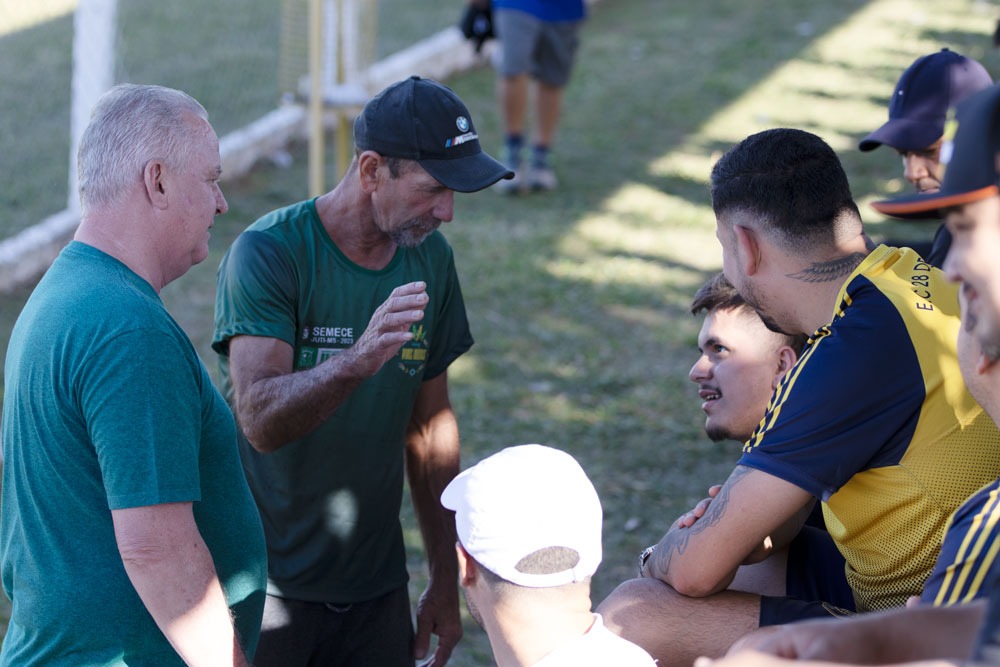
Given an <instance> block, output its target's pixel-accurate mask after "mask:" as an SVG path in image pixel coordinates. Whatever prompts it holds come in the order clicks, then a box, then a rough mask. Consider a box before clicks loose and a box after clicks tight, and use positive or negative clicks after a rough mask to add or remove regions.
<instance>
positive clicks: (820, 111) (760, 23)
mask: <svg viewBox="0 0 1000 667" xmlns="http://www.w3.org/2000/svg"><path fill="white" fill-rule="evenodd" d="M413 4H418V3H413ZM449 11H451V10H449ZM995 19H996V17H995V16H994V13H993V12H992V11H985V10H984V5H982V4H981V3H978V2H976V1H975V0H951V1H950V2H939V1H932V0H917V1H911V0H906V1H904V0H880V1H876V2H862V1H861V0H843V1H842V2H838V3H801V2H797V1H796V0H770V1H766V2H765V1H764V0H716V1H715V2H711V3H671V4H670V5H669V7H665V6H664V5H663V3H662V0H603V2H602V3H601V4H600V5H598V6H597V7H596V8H595V10H594V11H593V13H592V16H591V20H590V22H589V23H588V25H587V29H586V31H585V33H584V35H583V41H582V47H581V52H580V57H579V67H578V69H577V71H576V74H575V76H574V79H573V81H572V83H571V85H570V87H569V89H568V91H567V99H566V111H565V118H564V122H563V125H562V127H561V130H560V137H559V141H558V145H557V165H556V167H557V171H558V173H559V175H560V177H561V180H562V182H563V186H564V187H563V188H562V189H560V190H559V191H557V192H554V193H551V194H545V195H539V196H534V197H530V198H522V199H510V198H504V197H501V196H499V195H497V194H495V193H493V192H484V193H479V194H474V195H461V196H459V197H457V198H456V215H455V222H453V223H451V224H449V225H447V226H446V227H445V228H444V231H445V233H446V235H447V236H448V238H449V240H450V241H451V243H452V244H453V245H454V247H455V250H456V257H457V263H458V270H459V274H460V276H461V277H462V284H463V291H464V294H465V299H466V304H467V306H468V309H469V315H470V320H471V323H472V327H473V333H474V335H475V338H476V345H475V346H474V347H473V348H472V350H471V351H470V352H469V353H468V354H467V355H465V356H463V357H462V358H461V359H459V360H458V361H457V362H456V363H455V364H454V365H453V367H452V370H451V373H450V379H451V389H452V398H453V402H454V405H455V409H456V411H457V413H458V415H459V420H460V425H461V429H462V440H463V452H464V453H463V465H466V466H467V465H470V464H472V463H474V462H475V461H477V460H479V459H480V458H482V457H484V456H486V455H487V454H489V453H492V452H494V451H496V450H498V449H500V448H502V447H504V446H507V445H511V444H519V443H526V442H541V443H544V444H549V445H552V446H556V447H560V448H563V449H566V450H568V451H570V452H571V453H573V454H574V455H575V456H577V458H578V459H579V460H580V461H581V463H582V464H583V466H584V468H585V469H586V470H587V471H588V472H589V474H590V476H591V478H592V479H593V480H594V483H595V485H596V486H597V488H598V491H599V492H600V494H601V497H602V499H603V502H604V507H605V519H606V520H605V536H604V542H605V558H604V563H603V564H602V566H601V569H600V570H599V572H598V573H597V576H596V577H595V579H594V585H593V588H594V595H593V597H594V601H595V603H596V602H597V601H599V600H601V599H603V597H604V596H605V595H607V593H608V592H610V590H611V589H612V588H613V587H614V586H615V585H617V583H619V582H620V581H621V580H623V579H624V578H627V577H629V576H631V575H632V573H633V571H634V566H635V556H636V554H637V553H638V551H639V550H640V549H641V548H642V547H644V546H646V545H647V544H649V543H651V542H653V541H655V540H657V539H658V538H659V537H660V536H661V534H662V532H663V531H664V530H665V528H666V527H667V525H668V524H669V523H670V522H671V521H672V520H673V519H674V518H676V516H677V515H679V514H680V513H681V512H683V511H685V510H687V509H688V508H689V507H690V506H691V505H692V504H693V503H694V502H695V501H697V500H698V499H700V498H701V497H702V495H703V494H704V491H705V489H706V488H707V487H708V485H709V484H711V483H714V482H718V481H721V479H723V478H724V477H725V475H726V474H728V472H729V470H730V469H731V466H732V463H733V460H734V458H735V456H736V448H735V445H734V446H722V445H712V444H710V443H709V442H708V441H707V440H706V439H705V438H704V436H703V434H702V431H701V427H702V416H701V413H700V411H699V410H698V404H699V402H698V399H697V397H696V396H695V394H694V391H693V385H691V383H690V382H688V380H687V378H686V374H687V370H688V368H689V366H690V364H691V363H692V362H693V360H694V345H695V336H696V333H697V328H698V324H699V323H698V321H697V320H696V319H695V318H693V317H691V316H690V315H689V314H688V312H687V305H688V303H689V300H690V297H691V295H692V294H693V293H694V290H695V289H696V287H697V286H698V285H699V284H701V282H702V281H703V280H705V279H706V278H707V277H708V275H710V274H711V273H712V272H713V271H715V270H717V269H718V268H719V265H720V257H721V255H720V251H719V248H718V244H717V242H716V241H715V238H714V222H713V219H712V214H711V209H710V207H709V205H708V195H707V176H708V173H709V170H710V168H711V165H712V163H713V160H714V159H715V158H716V157H717V156H718V155H719V154H720V153H721V152H722V151H724V150H726V149H727V148H728V147H729V146H731V145H732V144H733V143H734V142H736V141H738V140H739V139H741V138H742V137H744V136H746V135H747V134H749V133H751V132H754V131H757V130H761V129H765V128H767V127H773V126H776V125H789V126H795V127H802V128H804V129H808V130H810V131H813V132H816V133H818V134H820V135H821V136H823V137H824V138H825V139H827V140H828V141H829V142H830V143H831V145H833V147H834V148H835V149H836V150H837V151H838V152H839V153H840V155H841V157H842V159H843V162H844V165H845V168H846V169H847V171H848V174H849V176H850V178H851V182H852V186H853V188H854V192H855V195H856V197H857V198H858V199H859V201H861V202H862V212H863V215H864V216H865V217H866V219H867V220H868V222H869V231H870V232H871V233H872V234H873V235H875V236H876V237H881V236H884V235H892V236H894V237H911V238H924V237H929V235H930V232H931V229H932V227H931V226H928V225H926V224H917V225H901V224H896V223H888V222H885V221H883V220H881V219H880V218H879V217H878V216H877V215H875V214H874V212H873V211H872V210H871V209H870V208H869V207H868V206H867V205H866V202H868V201H870V200H871V199H873V198H875V197H877V196H882V195H885V194H887V193H892V192H897V191H900V190H903V189H905V187H906V186H905V183H904V182H903V181H902V179H901V169H900V165H899V162H898V159H897V158H896V157H895V155H894V154H892V153H891V151H888V150H887V149H880V150H878V151H875V152H874V153H865V154H862V153H860V152H858V151H857V149H856V144H857V141H858V139H860V138H861V137H862V136H863V135H864V134H865V133H866V132H867V131H869V130H871V129H873V128H874V127H876V126H877V125H878V124H880V123H881V122H882V121H883V120H884V117H885V105H886V103H887V100H888V97H889V95H890V93H891V91H892V86H893V84H894V82H895V79H896V78H897V77H898V75H899V73H900V72H901V71H902V70H903V69H904V68H905V67H906V66H907V65H908V64H909V63H910V62H911V61H912V60H913V59H914V58H916V57H917V56H918V55H921V54H923V53H926V52H929V51H931V50H934V49H935V48H937V47H938V45H939V44H947V45H949V46H951V47H952V48H954V49H955V50H958V51H960V52H963V53H966V54H969V55H972V56H974V57H977V58H979V59H981V60H982V61H983V62H984V64H985V65H986V66H987V68H988V69H989V70H990V71H991V72H994V73H1000V59H998V54H997V53H996V52H994V51H993V49H992V47H991V45H990V37H989V36H990V34H991V32H992V29H993V27H994V21H995ZM383 27H385V24H384V23H383ZM386 29H387V30H388V28H386ZM449 85H451V86H452V87H453V88H455V90H456V91H457V92H458V93H459V94H460V95H461V96H462V98H463V99H464V100H465V101H466V103H467V104H468V106H469V107H470V109H471V111H472V114H473V116H474V118H475V120H476V124H477V127H478V128H479V130H480V134H481V135H482V136H483V137H484V138H485V145H486V146H487V148H488V149H489V150H490V151H492V152H496V151H497V149H498V148H499V144H500V138H499V129H498V119H497V114H496V110H495V105H494V100H493V77H492V74H491V73H490V72H489V71H486V70H480V71H475V72H471V73H469V74H466V75H463V76H460V77H456V78H455V79H453V80H452V81H449ZM218 116H219V114H217V113H214V114H213V117H215V118H217V119H218V120H221V119H219V118H218ZM293 155H294V156H295V163H294V164H293V165H292V167H291V168H288V169H279V168H277V167H273V166H269V165H264V166H262V167H261V168H259V169H257V170H255V171H254V172H253V173H251V174H250V175H249V176H247V177H246V178H243V179H241V180H240V181H239V182H235V183H228V184H226V185H225V192H226V195H227V197H228V200H229V203H230V206H231V210H230V212H229V213H228V214H227V215H226V216H224V217H223V218H220V219H219V221H218V222H217V223H216V226H215V228H214V230H213V237H214V238H213V254H212V256H211V257H210V258H209V259H208V260H207V261H206V262H204V263H203V264H201V265H199V266H197V267H194V268H193V269H192V270H191V271H190V272H189V273H188V275H186V276H184V277H183V278H181V279H180V280H178V281H176V282H175V283H174V284H172V285H170V286H168V288H167V289H166V290H164V299H165V300H166V301H167V303H168V306H169V307H170V309H171V311H172V312H173V313H174V314H175V315H176V317H177V319H178V320H179V321H180V323H181V324H182V326H184V328H185V330H187V331H188V332H189V334H190V335H191V337H192V339H193V340H194V341H195V343H196V345H197V346H198V349H199V350H200V351H201V353H202V354H203V356H204V358H205V360H206V362H207V363H208V364H209V366H210V368H211V367H214V359H213V358H212V355H211V353H210V350H209V348H208V342H209V336H210V333H211V319H212V299H213V295H214V281H213V277H214V273H215V269H216V267H217V265H218V261H219V259H220V257H221V255H222V253H223V252H224V251H225V248H226V247H227V246H228V244H229V243H230V242H231V240H232V239H233V238H234V237H235V235H236V234H237V233H239V231H240V230H241V229H242V228H243V227H245V226H246V225H247V224H248V223H250V222H251V221H252V220H253V219H255V218H256V217H257V216H259V215H261V214H262V213H264V212H266V211H267V210H269V209H271V208H274V207H276V206H280V205H283V204H286V203H289V202H291V201H294V200H297V199H300V198H303V197H305V196H306V190H307V187H306V156H305V151H304V150H303V147H295V149H294V150H293ZM27 294H28V290H22V291H21V292H19V293H17V294H14V295H11V296H7V297H0V340H6V338H7V336H8V333H7V332H8V331H9V328H10V326H11V323H12V321H13V319H14V317H15V316H16V313H17V312H18V310H19V309H20V307H21V305H22V304H23V301H24V299H25V298H26V296H27ZM404 527H405V529H406V533H407V542H408V557H409V562H410V565H411V572H412V573H413V579H414V582H413V594H414V595H416V594H418V593H419V590H420V589H421V587H422V585H423V582H424V581H425V575H424V572H423V568H424V563H423V557H422V553H421V549H420V539H419V535H418V531H417V530H416V526H415V523H414V521H413V518H412V514H411V512H410V510H409V507H408V506H407V509H406V512H405V516H404ZM489 655H490V654H489V647H488V644H487V642H486V640H485V638H484V635H483V634H482V632H481V631H480V630H479V629H478V628H476V627H475V625H474V623H472V622H471V620H469V619H468V618H466V641H464V642H463V644H462V645H461V646H460V648H459V650H458V651H457V653H456V655H455V657H454V659H453V663H452V664H454V665H457V666H458V667H470V666H472V665H486V664H491V663H490V658H489Z"/></svg>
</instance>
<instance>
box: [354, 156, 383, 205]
mask: <svg viewBox="0 0 1000 667" xmlns="http://www.w3.org/2000/svg"><path fill="white" fill-rule="evenodd" d="M382 164H383V160H382V156H381V155H379V154H378V153H376V152H375V151H364V152H362V153H361V155H359V156H358V176H359V179H360V181H361V189H362V190H363V191H364V192H366V193H368V194H371V193H372V192H374V191H375V189H376V187H377V186H378V168H379V167H380V166H381V165H382Z"/></svg>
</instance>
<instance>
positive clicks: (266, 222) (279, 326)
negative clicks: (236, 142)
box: [212, 200, 473, 604]
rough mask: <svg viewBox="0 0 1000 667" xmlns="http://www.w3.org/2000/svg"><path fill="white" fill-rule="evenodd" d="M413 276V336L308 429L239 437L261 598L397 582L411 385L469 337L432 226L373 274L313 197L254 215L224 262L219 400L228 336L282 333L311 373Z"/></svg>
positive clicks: (358, 597)
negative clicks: (347, 251)
mask: <svg viewBox="0 0 1000 667" xmlns="http://www.w3.org/2000/svg"><path fill="white" fill-rule="evenodd" d="M417 280H422V281H424V282H426V283H427V294H428V296H429V301H428V303H427V307H426V308H425V315H424V319H423V320H422V321H421V322H419V323H417V324H416V325H414V327H413V329H412V330H413V333H414V334H415V335H414V338H413V340H411V341H410V342H408V343H407V344H406V345H404V346H403V348H402V349H401V350H400V352H399V353H398V354H397V355H396V356H395V357H394V358H392V359H390V360H389V361H388V362H387V363H386V364H385V365H384V366H383V367H382V369H381V370H380V371H379V372H378V373H377V374H376V375H375V376H374V377H372V378H370V379H368V380H366V381H365V382H363V383H362V384H361V385H359V386H358V388H357V389H356V390H355V391H354V392H353V393H352V394H351V395H350V396H349V397H348V398H347V400H346V401H345V402H344V403H343V404H341V405H340V407H339V408H338V409H337V410H336V411H335V412H334V414H333V415H332V416H331V417H330V418H329V419H327V420H326V421H325V422H324V423H323V424H322V425H321V426H320V427H319V428H317V429H316V430H315V431H313V432H312V433H310V434H309V435H307V436H306V437H304V438H301V439H299V440H296V441H293V442H291V443H289V444H287V445H285V446H284V447H282V448H281V449H279V450H278V451H276V452H273V453H270V454H261V453H259V452H257V451H256V450H254V449H253V447H251V446H250V445H249V443H247V442H246V440H245V439H244V438H242V436H241V442H240V452H241V455H242V457H243V465H244V469H245V471H246V474H247V478H248V480H249V482H250V487H251V489H252V491H253V493H254V497H255V499H256V501H257V505H258V507H259V509H260V513H261V518H262V519H263V522H264V532H265V534H266V537H267V547H268V570H269V586H268V592H270V593H272V594H275V595H279V596H281V597H287V598H292V599H297V600H308V601H320V602H330V603H340V604H346V603H351V602H360V601H363V600H370V599H373V598H375V597H378V596H379V595H382V594H384V593H386V592H389V591H391V590H395V589H397V588H399V587H400V586H402V585H405V583H406V581H407V573H406V561H405V553H404V548H403V536H402V529H401V527H400V523H399V510H400V504H401V502H402V494H403V476H404V456H403V437H404V433H405V430H406V426H407V424H408V422H409V419H410V414H411V411H412V408H413V404H414V400H415V398H416V395H417V392H418V391H419V389H420V386H421V383H422V382H423V381H424V380H429V379H431V378H434V377H436V376H437V375H440V374H441V373H443V372H444V371H445V370H446V369H447V368H448V365H449V364H451V362H452V361H454V360H455V359H456V358H458V357H459V356H460V355H461V354H462V353H464V352H465V351H466V350H468V349H469V348H470V347H471V346H472V342H473V341H472V335H471V334H470V332H469V324H468V320H467V318H466V314H465V305H464V303H463V301H462V292H461V288H460V287H459V282H458V276H457V274H456V271H455V264H454V259H453V256H452V251H451V247H450V246H449V245H448V243H447V242H446V241H445V239H444V236H443V235H441V234H440V233H439V232H434V233H433V234H431V235H430V236H429V237H428V238H427V239H426V240H425V241H424V242H423V243H421V244H420V245H418V246H417V247H414V248H399V249H398V250H397V252H396V255H395V256H394V257H393V259H392V260H391V261H390V262H389V264H388V265H387V266H386V267H385V268H383V269H381V270H379V271H372V270H368V269H365V268H362V267H360V266H358V265H356V264H354V263H353V262H351V261H350V260H349V259H347V257H346V256H345V255H344V254H343V253H342V252H341V251H340V249H339V248H337V246H336V244H335V243H334V242H333V240H332V239H331V238H330V236H329V234H328V233H327V232H326V230H325V229H324V227H323V225H322V223H321V221H320V219H319V216H318V214H317V213H316V207H315V204H314V202H313V201H312V200H310V201H305V202H300V203H297V204H293V205H292V206H289V207H286V208H283V209H279V210H277V211H274V212H272V213H270V214H268V215H266V216H264V217H263V218H261V219H260V220H258V221H257V222H255V223H254V224H253V225H251V226H250V227H249V228H247V230H246V231H244V232H243V234H241V235H240V236H239V237H238V238H237V239H236V241H235V242H234V243H233V245H232V247H231V248H230V249H229V251H228V252H227V253H226V256H225V257H224V258H223V260H222V264H221V265H220V267H219V275H218V292H217V294H216V304H215V334H214V338H213V343H212V347H213V348H214V349H215V351H216V352H218V353H219V355H220V356H219V363H220V371H221V376H222V379H223V390H224V393H225V394H226V395H227V396H228V397H230V398H231V392H232V388H231V385H230V383H229V373H228V370H229V369H228V358H227V351H228V341H229V339H230V338H232V337H233V336H238V335H252V336H266V337H271V338H277V339H279V340H282V341H285V342H286V343H288V344H289V345H291V346H293V347H294V350H295V355H294V359H295V361H294V364H295V370H297V371H298V370H303V369H307V368H311V367H313V366H315V365H316V364H318V363H322V362H323V361H324V360H326V359H328V358H329V357H331V356H333V355H336V354H337V353H339V352H340V351H341V350H344V349H346V348H349V347H350V346H351V345H353V344H354V343H355V342H356V341H357V340H358V338H360V337H361V334H362V333H363V332H364V330H365V328H366V327H367V326H368V322H369V320H370V319H371V316H372V313H373V312H374V311H375V309H376V308H377V307H378V306H379V305H380V304H381V303H382V302H383V301H385V299H386V298H387V297H388V296H389V293H390V292H392V290H393V289H395V288H396V287H398V286H399V285H403V284H405V283H409V282H413V281H417Z"/></svg>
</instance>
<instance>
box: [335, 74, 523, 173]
mask: <svg viewBox="0 0 1000 667" xmlns="http://www.w3.org/2000/svg"><path fill="white" fill-rule="evenodd" d="M354 145H355V146H357V147H358V148H359V149H361V150H372V151H375V152H376V153H379V154H380V155H384V156H385V157H395V158H402V159H405V160H416V161H417V162H419V163H420V166H421V167H423V168H424V169H425V170H426V171H427V173H428V174H430V175H431V176H433V177H434V178H436V179H437V180H438V181H439V182H440V183H441V184H442V185H444V186H445V187H446V188H449V189H450V190H455V191H456V192H476V191H477V190H482V189H483V188H488V187H489V186H491V185H493V184H494V183H496V182H497V181H499V180H500V179H501V178H514V172H512V171H511V170H510V169H508V168H507V167H505V166H503V165H502V164H501V163H500V162H498V161H497V160H495V159H494V158H492V157H490V156H489V155H487V154H486V153H485V152H484V151H483V149H482V148H481V147H480V145H479V135H478V134H476V128H475V126H474V125H473V124H472V116H471V114H469V110H468V109H467V108H466V107H465V104H463V103H462V100H460V99H459V98H458V95H456V94H455V92H454V91H453V90H452V89H451V88H448V87H447V86H445V85H443V84H440V83H438V82H437V81H433V80H431V79H422V78H420V77H419V76H411V77H410V78H409V79H406V80H404V81H398V82H396V83H394V84H392V85H390V86H389V87H388V88H386V89H385V90H383V91H382V92H381V93H379V94H378V95H376V96H375V97H373V98H372V99H371V100H369V101H368V104H366V105H365V108H364V109H362V110H361V114H360V115H358V117H357V118H356V119H355V120H354Z"/></svg>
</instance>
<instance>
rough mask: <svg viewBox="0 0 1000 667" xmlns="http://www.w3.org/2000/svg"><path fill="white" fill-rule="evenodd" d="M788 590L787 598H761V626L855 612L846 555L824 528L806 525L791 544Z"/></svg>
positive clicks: (789, 549)
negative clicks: (846, 568) (848, 580)
mask: <svg viewBox="0 0 1000 667" xmlns="http://www.w3.org/2000/svg"><path fill="white" fill-rule="evenodd" d="M785 590H786V593H787V596H786V597H771V596H766V595H765V596H764V597H762V598H761V601H760V619H759V622H760V625H761V627H763V626H765V625H780V624H782V623H793V622H795V621H801V620H805V619H807V618H829V617H831V616H848V615H850V614H853V613H854V594H853V593H852V592H851V587H850V586H848V585H847V578H846V577H845V576H844V557H843V556H842V555H841V553H840V551H839V550H838V549H837V545H835V544H834V543H833V539H832V538H831V537H830V534H829V533H828V532H826V530H824V529H822V528H817V527H815V526H811V525H806V526H803V527H802V530H801V531H800V532H799V534H798V535H796V536H795V539H794V540H792V543H791V544H790V545H789V547H788V566H787V573H786V575H785Z"/></svg>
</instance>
